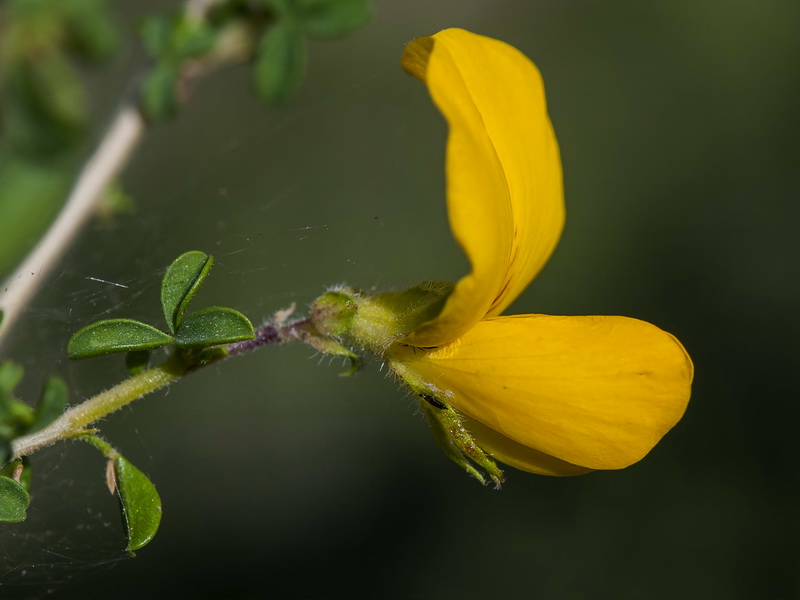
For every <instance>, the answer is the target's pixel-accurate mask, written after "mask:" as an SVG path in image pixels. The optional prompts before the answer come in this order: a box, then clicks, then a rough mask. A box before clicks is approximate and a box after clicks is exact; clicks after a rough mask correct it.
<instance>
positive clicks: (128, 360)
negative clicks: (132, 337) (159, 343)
mask: <svg viewBox="0 0 800 600" xmlns="http://www.w3.org/2000/svg"><path fill="white" fill-rule="evenodd" d="M149 363H150V351H149V350H134V351H133V352H128V353H127V354H126V355H125V368H126V369H128V373H130V374H131V375H138V374H139V373H141V372H142V371H144V370H145V369H146V368H147V367H148V365H149Z"/></svg>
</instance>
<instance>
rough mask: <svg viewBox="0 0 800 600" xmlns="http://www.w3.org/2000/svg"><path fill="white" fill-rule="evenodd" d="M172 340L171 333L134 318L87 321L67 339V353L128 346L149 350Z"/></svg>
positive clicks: (88, 353) (89, 353)
mask: <svg viewBox="0 0 800 600" xmlns="http://www.w3.org/2000/svg"><path fill="white" fill-rule="evenodd" d="M172 341H173V339H172V336H169V335H167V334H166V333H164V332H162V331H159V330H158V329H156V328H155V327H152V326H151V325H147V324H146V323H141V322H139V321H134V320H133V319H109V320H107V321H98V322H97V323H92V324H91V325H87V326H86V327H84V328H83V329H81V330H80V331H78V332H77V333H76V334H75V335H73V336H72V339H70V341H69V344H68V345H67V355H68V356H69V357H70V358H71V359H73V360H75V359H79V358H90V357H92V356H101V355H103V354H112V353H114V352H127V351H129V350H151V349H153V348H159V347H161V346H165V345H166V344H169V343H171V342H172Z"/></svg>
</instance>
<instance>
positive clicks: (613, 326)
mask: <svg viewBox="0 0 800 600" xmlns="http://www.w3.org/2000/svg"><path fill="white" fill-rule="evenodd" d="M390 358H391V360H392V363H393V366H395V369H396V370H397V371H398V373H399V374H400V375H401V376H403V375H405V376H406V377H408V376H411V377H413V378H416V382H417V383H418V384H419V383H422V384H423V385H425V386H428V387H429V388H430V389H431V391H432V393H435V394H438V395H439V396H441V395H442V394H444V397H445V398H447V400H448V402H450V404H451V405H452V406H453V408H455V409H456V410H458V411H460V412H461V413H463V414H465V415H466V416H467V417H469V418H472V419H474V420H476V421H480V422H481V423H482V424H483V425H485V426H486V427H487V428H489V429H490V430H494V431H495V432H497V433H498V434H500V435H501V436H505V437H508V438H510V439H511V440H513V441H514V442H516V443H518V444H521V445H522V446H525V447H527V448H532V449H534V450H537V451H538V452H541V453H544V454H547V455H550V456H553V457H555V458H557V459H560V460H562V461H566V462H567V463H571V464H572V465H577V466H579V467H585V468H587V469H620V468H623V467H626V466H628V465H630V464H632V463H634V462H636V461H638V460H639V459H641V458H642V457H643V456H644V455H646V454H647V453H648V452H649V451H650V449H651V448H652V447H653V446H655V444H656V443H658V441H659V440H660V439H661V438H662V436H663V435H664V434H665V433H666V432H667V431H669V430H670V429H671V428H672V426H673V425H675V423H677V422H678V420H679V419H680V418H681V416H682V415H683V413H684V410H685V409H686V405H687V403H688V401H689V395H690V386H691V381H692V373H693V368H692V362H691V360H690V358H689V356H688V354H687V353H686V351H685V350H684V349H683V346H681V345H680V343H679V342H678V341H677V340H676V339H675V338H674V337H673V336H671V335H670V334H668V333H666V332H664V331H662V330H660V329H658V328H657V327H655V326H654V325H650V324H649V323H645V322H644V321H638V320H636V319H629V318H626V317H551V316H546V315H522V316H516V317H498V318H494V319H488V320H485V321H482V322H480V323H478V324H477V325H476V326H475V327H474V328H473V329H471V330H470V331H469V332H467V333H466V334H465V335H464V336H462V337H461V338H459V339H458V340H457V341H456V342H454V343H452V344H450V345H447V346H444V347H442V348H438V349H435V350H431V351H423V350H420V349H418V348H408V347H402V346H398V347H396V348H394V349H393V353H392V355H391V357H390ZM487 437H488V436H487ZM498 439H499V438H498ZM489 441H490V442H491V440H489ZM489 445H490V446H491V445H492V444H491V443H490V444H489ZM496 445H497V444H496ZM490 449H491V448H490ZM500 451H503V448H500ZM512 459H515V457H514V456H512ZM500 460H502V458H500ZM516 460H518V461H524V460H525V459H524V456H523V457H520V456H517V457H516ZM511 464H514V463H511ZM522 468H526V467H525V466H523V467H522ZM538 469H539V466H537V464H535V462H534V463H533V464H531V465H529V466H528V467H527V470H532V471H535V472H540V471H539V470H538Z"/></svg>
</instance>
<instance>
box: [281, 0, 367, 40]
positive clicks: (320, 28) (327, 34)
mask: <svg viewBox="0 0 800 600" xmlns="http://www.w3.org/2000/svg"><path fill="white" fill-rule="evenodd" d="M296 11H297V13H298V15H299V16H300V18H301V20H302V22H303V28H304V29H305V31H306V34H307V35H308V36H309V37H313V38H319V39H334V38H340V37H344V36H347V35H350V34H351V33H353V32H355V31H357V30H358V29H360V28H361V27H363V26H364V25H366V23H367V21H369V19H370V17H371V16H372V8H371V7H370V3H369V0H298V2H297V8H296Z"/></svg>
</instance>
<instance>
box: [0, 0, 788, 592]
mask: <svg viewBox="0 0 800 600" xmlns="http://www.w3.org/2000/svg"><path fill="white" fill-rule="evenodd" d="M163 4H164V3H161V2H156V1H155V0H151V1H149V2H134V1H132V0H126V1H125V2H118V3H117V10H118V15H119V20H120V24H121V26H123V27H124V28H125V30H126V32H128V35H132V33H131V32H132V31H133V28H134V26H135V23H136V20H137V19H138V18H139V16H141V15H142V14H146V13H147V12H151V11H155V10H161V9H162V8H163ZM172 4H173V5H174V3H172ZM799 24H800V9H799V8H798V4H797V3H796V2H793V1H790V0H750V1H744V0H674V1H673V0H651V1H648V2H642V1H641V0H626V1H606V2H600V1H589V0H556V1H554V0H549V1H547V0H491V1H489V0H482V1H479V0H449V1H446V0H413V1H412V0H394V1H391V0H382V1H381V0H379V1H377V2H376V16H375V18H374V20H373V22H372V23H371V24H370V25H369V26H368V27H367V28H366V29H364V30H363V31H362V32H360V33H358V34H357V35H355V36H353V37H351V38H349V39H347V40H345V41H341V42H326V43H321V42H320V43H314V44H312V46H311V62H310V72H309V77H308V81H307V84H306V86H305V88H304V90H303V92H302V94H301V96H300V97H299V98H298V99H297V101H296V102H294V103H293V104H292V105H291V106H290V107H289V108H285V109H280V110H274V109H267V108H264V107H263V106H262V105H261V104H260V103H259V102H258V101H257V100H255V99H254V97H253V95H252V93H251V87H250V81H249V76H250V75H249V71H248V69H246V68H244V67H242V68H239V69H236V70H233V71H228V72H224V73H221V74H219V75H216V76H214V77H213V78H210V79H208V80H205V81H203V82H202V83H201V84H200V85H199V86H198V88H197V89H196V93H195V95H194V97H193V98H192V101H191V103H190V104H189V105H188V106H187V107H186V109H185V110H183V111H182V114H181V115H180V117H179V118H178V119H177V120H175V121H174V122H171V123H168V124H165V125H159V126H157V127H156V128H154V129H153V130H152V132H151V133H149V134H148V137H147V139H146V141H145V143H144V144H143V145H142V147H141V148H140V149H139V151H138V153H137V154H136V156H135V158H134V160H133V162H132V163H131V165H130V168H129V169H128V170H127V172H126V174H125V176H124V185H125V188H126V190H127V191H128V192H129V193H130V194H131V195H132V196H133V197H134V198H135V201H136V206H137V210H136V213H135V215H133V216H131V217H123V218H120V219H118V220H117V221H116V222H115V223H114V224H112V225H108V224H106V225H104V226H97V227H93V228H91V229H90V230H88V231H87V232H86V233H85V235H84V236H83V238H82V239H81V241H80V242H79V243H78V244H77V245H76V246H75V247H74V248H73V249H72V250H71V251H70V252H69V253H68V255H67V256H65V257H64V261H63V263H62V265H61V267H60V270H59V271H58V272H57V275H56V276H55V277H54V278H53V279H52V280H51V281H50V282H49V283H48V285H47V287H46V288H45V290H44V291H43V293H42V294H41V295H40V296H39V297H38V299H37V300H36V302H35V304H34V305H33V307H32V309H31V311H30V312H29V313H28V314H27V315H26V316H25V318H24V319H23V320H22V321H21V322H20V324H19V326H18V327H17V329H16V330H15V336H14V339H13V342H12V344H11V345H10V346H9V347H7V350H9V351H10V353H11V355H12V356H13V357H14V358H16V359H17V360H19V361H21V362H23V363H24V364H25V365H26V367H27V368H28V372H29V375H30V379H29V380H28V382H27V383H26V384H25V387H24V391H26V393H27V394H29V395H31V396H33V395H35V394H36V378H37V377H40V376H43V374H44V373H57V374H60V375H62V376H64V377H65V378H67V380H68V381H69V383H70V385H71V386H72V389H73V390H74V394H75V398H76V399H77V398H79V397H88V396H90V395H92V394H93V393H95V392H96V391H98V390H100V389H102V388H104V387H107V386H109V385H112V384H113V383H114V382H116V381H118V380H119V379H120V378H121V377H122V376H123V368H122V362H121V360H120V359H118V358H105V359H98V360H93V361H89V362H84V363H78V364H70V363H67V362H66V361H65V360H64V358H63V348H64V345H65V343H66V340H67V339H68V336H69V334H70V333H71V332H74V331H75V330H76V329H78V328H79V327H80V326H82V325H84V324H86V323H88V322H90V321H91V320H94V319H97V318H103V317H107V316H120V317H121V316H132V317H139V318H142V319H144V320H148V321H150V322H151V323H153V324H157V325H158V324H160V319H161V316H160V308H159V305H158V299H157V297H158V280H159V277H160V273H161V270H162V269H163V267H164V266H165V265H166V264H167V263H168V262H169V261H170V260H172V258H174V257H175V256H176V255H177V254H179V253H180V252H182V251H184V250H188V249H194V248H197V249H203V250H207V251H209V252H212V253H214V254H215V255H216V256H217V259H218V263H217V266H216V267H215V269H214V271H213V274H212V277H211V278H210V280H209V282H208V284H207V287H206V288H205V289H204V290H203V291H202V292H201V294H200V295H199V297H198V299H197V300H196V302H198V304H197V306H198V307H199V306H200V304H201V303H205V304H216V303H220V304H227V305H231V306H234V307H236V308H238V309H240V310H242V311H244V312H245V313H246V314H248V315H250V316H251V317H252V318H253V319H254V320H260V319H261V318H263V317H267V316H268V315H270V314H271V313H272V312H273V311H275V310H277V309H280V308H284V307H286V306H287V305H289V304H290V303H292V302H297V304H298V307H299V309H298V310H301V311H302V310H303V309H304V307H305V306H307V304H308V303H309V302H310V301H311V300H313V298H314V297H316V296H317V295H319V294H320V293H321V292H322V291H323V290H324V289H325V286H327V285H330V284H337V283H342V282H347V283H349V284H353V285H358V286H363V287H371V286H376V287H378V288H381V289H383V288H387V287H392V286H395V287H402V286H405V285H408V284H413V283H415V282H418V281H420V280H422V279H441V280H451V281H453V280H456V279H457V278H458V277H459V276H460V275H462V274H463V273H464V272H465V269H466V268H467V265H466V261H465V259H464V258H463V256H462V255H461V253H460V252H459V250H458V249H457V247H456V245H455V243H454V242H453V241H452V238H451V235H450V233H449V229H448V226H447V221H446V213H445V205H444V180H443V175H442V171H443V159H444V156H443V151H444V142H445V135H446V130H445V127H444V124H443V122H442V120H441V118H440V116H439V115H438V113H437V112H436V110H435V109H434V108H433V106H432V105H431V103H430V101H429V100H428V98H427V95H426V92H425V90H424V88H423V87H422V86H421V85H420V84H419V83H418V82H417V81H415V80H412V79H410V78H409V77H407V76H406V75H405V74H404V73H403V72H402V70H401V69H400V67H399V65H398V59H399V57H400V53H401V51H402V47H403V44H404V43H405V42H406V41H408V40H409V39H411V38H412V37H415V36H418V35H425V34H431V33H434V32H436V31H437V30H439V29H442V28H445V27H452V26H460V27H465V28H468V29H471V30H473V31H475V32H479V33H483V34H486V35H490V36H493V37H497V38H500V39H503V40H505V41H507V42H509V43H511V44H513V45H515V46H517V47H518V48H520V49H521V50H522V51H523V52H525V53H526V54H527V55H528V56H529V57H531V58H532V59H533V60H534V61H535V62H536V63H537V64H538V66H539V67H540V69H541V71H542V73H543V75H544V79H545V83H546V86H547V91H548V98H549V103H550V112H551V116H552V119H553V122H554V124H555V128H556V133H557V135H558V138H559V141H560V144H561V148H562V158H563V164H564V171H565V186H566V197H567V207H568V216H567V225H566V230H565V232H564V236H563V238H562V240H561V243H560V245H559V247H558V248H557V250H556V252H555V254H554V256H553V258H552V260H551V261H550V263H549V264H548V265H547V267H546V269H545V270H544V272H543V273H542V274H541V275H540V276H539V277H538V278H537V279H536V281H535V282H534V283H533V284H532V285H531V286H530V288H529V289H528V290H527V291H526V292H525V293H524V294H523V295H522V296H521V297H520V298H519V300H518V301H517V302H516V303H515V304H514V305H513V307H512V308H511V310H510V312H511V313H523V312H542V313H550V314H578V315H580V314H621V315H628V316H633V317H638V318H642V319H646V320H649V321H651V322H653V323H656V324H657V325H659V326H660V327H662V328H664V329H666V330H668V331H670V332H672V333H674V334H675V335H677V336H678V337H679V338H680V339H681V340H682V341H683V343H684V344H685V346H686V348H687V349H688V351H689V352H690V354H691V355H692V357H693V358H694V361H695V366H696V380H695V385H694V393H693V399H692V402H691V403H690V405H689V409H688V412H687V413H686V416H685V417H684V419H683V421H681V423H679V425H678V426H677V427H676V428H675V430H674V431H673V432H671V433H670V434H669V435H668V436H667V437H666V438H665V439H664V441H663V442H662V443H661V444H660V445H659V446H657V447H656V448H655V450H653V452H652V453H651V454H650V455H649V456H648V457H647V458H646V459H645V460H643V461H642V462H641V463H639V464H637V465H635V466H633V467H630V468H629V469H626V470H624V471H619V472H601V473H594V474H590V475H587V476H583V477H578V478H573V479H554V478H546V477H538V476H535V475H530V474H526V473H522V472H517V471H514V470H512V469H509V471H508V481H507V483H506V485H505V486H504V487H503V489H502V490H501V491H499V492H496V491H494V490H492V489H489V488H482V487H481V486H480V485H478V484H477V483H475V482H474V481H473V480H471V479H469V478H468V477H467V476H466V475H465V474H463V473H461V472H459V470H458V469H457V468H456V467H455V466H454V465H452V464H450V463H449V462H448V461H447V459H446V458H444V456H443V455H441V454H440V453H439V451H438V449H437V448H436V447H435V445H434V443H433V441H432V439H431V438H430V436H429V434H428V432H427V431H426V430H425V425H424V422H423V419H422V418H421V416H420V415H419V414H416V411H415V408H414V403H413V402H412V401H411V399H410V398H409V397H408V395H407V394H406V392H405V391H403V390H400V389H398V387H397V385H396V384H395V383H393V382H392V381H390V380H388V379H387V378H386V377H384V375H382V374H381V373H379V372H378V365H376V364H370V365H368V366H367V367H366V368H365V369H364V370H363V371H362V372H361V373H359V374H358V375H357V376H356V377H354V378H351V379H343V378H339V377H337V373H338V372H339V371H340V370H341V369H342V365H341V364H339V362H338V361H333V363H332V364H331V363H330V361H329V360H328V359H327V358H320V357H318V356H315V355H314V354H313V352H312V351H311V350H310V349H307V348H305V347H301V346H297V347H291V346H286V347H280V348H267V349H265V350H262V351H260V352H258V353H255V354H252V355H249V356H246V357H243V358H240V359H237V360H235V361H231V362H230V363H226V364H224V365H221V366H219V367H214V368H211V369H207V370H205V371H203V372H200V373H198V374H196V375H193V376H192V377H190V378H188V379H187V380H185V381H183V382H180V383H179V384H177V385H176V386H174V387H173V388H171V389H170V390H169V391H168V392H167V393H159V394H156V395H154V396H153V397H149V398H147V399H146V400H143V401H141V402H140V403H138V404H137V405H136V406H135V408H134V409H130V410H129V409H126V410H123V411H121V413H119V414H116V415H114V416H113V417H112V418H110V419H108V420H107V421H106V422H105V423H104V424H103V431H104V432H105V433H106V434H107V436H108V438H109V439H110V440H111V441H112V443H114V444H115V445H116V446H118V447H119V448H120V449H122V450H123V451H124V452H125V454H126V455H127V456H128V457H129V458H130V459H131V460H132V461H133V462H134V463H135V464H137V465H138V466H139V467H140V468H141V469H142V470H144V471H145V472H147V473H148V474H149V475H150V476H151V477H152V479H153V480H154V481H155V482H156V484H157V486H158V488H159V491H160V493H161V495H162V498H163V501H164V519H163V522H162V527H161V531H160V532H159V535H158V537H157V538H156V539H155V541H154V542H153V543H152V544H151V545H150V546H149V547H147V548H145V549H143V550H142V551H140V552H139V554H138V556H137V557H136V558H135V559H134V560H128V559H126V558H125V557H124V554H123V553H122V547H123V545H124V541H123V538H122V531H121V525H120V524H119V520H118V517H117V515H116V512H115V511H116V508H115V501H114V499H113V498H112V497H111V496H108V494H107V492H105V491H104V484H103V481H102V474H103V461H102V459H101V458H100V457H99V456H96V453H95V452H94V450H92V449H91V448H89V447H79V446H77V445H69V444H62V445H60V446H58V447H56V448H53V449H51V450H49V451H46V452H42V453H41V455H37V456H36V467H37V468H38V475H39V480H38V483H37V486H36V487H35V489H34V491H33V502H34V503H33V505H32V508H31V510H30V512H29V515H30V518H29V520H28V522H26V523H25V524H22V525H3V526H0V527H1V528H0V566H2V569H0V573H3V572H7V573H6V575H5V576H4V577H3V579H2V580H0V583H3V584H8V585H7V586H0V595H1V596H2V597H3V598H6V597H9V598H10V597H15V596H19V597H25V596H32V595H36V594H40V593H44V591H46V590H48V589H49V590H54V595H53V597H55V598H362V597H363V598H378V597H386V598H476V599H478V598H490V597H494V598H554V599H562V598H563V599H596V598H609V599H641V598H664V599H672V598H698V599H710V598H724V599H732V598H742V599H761V598H765V599H767V598H769V599H773V598H775V599H778V598H797V597H800V585H798V583H799V582H798V578H799V577H798V567H799V566H800V556H798V543H799V536H800V527H799V526H798V525H799V524H800V523H799V522H798V496H800V494H798V491H799V490H798V481H799V480H798V473H799V472H800V461H799V460H798V449H797V430H798V422H800V410H798V402H797V400H798V393H797V387H798V386H797V372H798V358H799V356H798V354H799V353H798V333H800V331H798V330H799V329H800V328H799V327H798V307H799V306H800V285H799V282H798V273H797V258H798V256H799V255H800V254H799V253H798V242H797V229H798V223H799V222H800V219H798V217H800V210H799V209H798V189H799V188H798V166H800V161H798V158H800V157H799V156H798V154H799V153H798V133H800V131H798V129H800V127H799V126H798V115H797V107H798V104H799V103H800V77H799V76H798V73H800V36H799V35H798V25H799ZM142 65H143V58H142V55H141V53H140V51H139V50H138V49H137V48H136V45H135V44H134V43H133V42H131V43H130V44H129V45H128V50H127V51H126V53H125V54H124V55H123V56H121V57H120V58H119V59H118V60H117V61H116V62H115V63H114V64H113V65H112V67H109V68H107V69H105V70H103V71H100V72H91V73H89V74H88V76H89V78H90V81H91V85H92V86H93V88H92V89H94V90H96V92H95V98H94V102H95V109H96V114H97V115H98V116H97V130H98V131H100V130H102V127H103V125H104V124H105V123H106V122H107V120H108V119H109V118H110V115H111V111H112V110H113V108H114V105H115V102H116V99H117V98H118V97H119V96H120V95H121V94H122V92H123V90H124V88H125V85H126V82H127V81H129V80H130V78H131V77H133V76H134V75H135V74H136V73H138V72H139V70H140V68H141V66H142ZM87 277H95V278H102V279H106V280H110V281H114V282H119V283H124V284H126V285H128V286H129V288H128V289H122V288H117V287H112V286H108V285H103V284H100V283H97V282H95V281H91V280H88V279H86V278H87ZM318 363H321V364H320V365H318ZM14 567H16V568H14Z"/></svg>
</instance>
